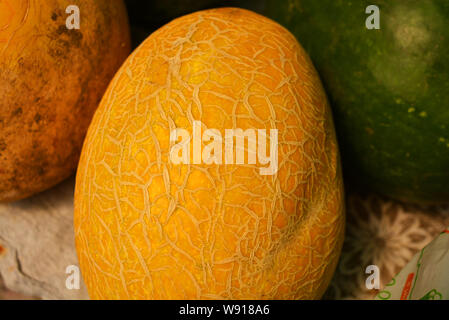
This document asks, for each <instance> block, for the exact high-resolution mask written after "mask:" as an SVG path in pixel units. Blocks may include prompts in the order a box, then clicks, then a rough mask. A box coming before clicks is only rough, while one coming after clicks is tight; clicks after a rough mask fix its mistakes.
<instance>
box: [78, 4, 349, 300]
mask: <svg viewBox="0 0 449 320" xmlns="http://www.w3.org/2000/svg"><path fill="white" fill-rule="evenodd" d="M176 129H178V130H184V133H188V134H189V135H190V136H191V139H192V140H191V141H188V142H189V144H186V145H187V148H186V149H182V150H181V152H179V153H177V154H175V155H182V154H183V152H182V151H186V152H187V151H188V152H189V153H190V154H189V155H188V157H186V158H185V159H184V160H185V162H180V163H177V162H176V161H174V160H173V159H175V158H176V157H174V158H172V155H173V154H174V153H172V152H173V150H175V149H174V147H176V146H178V147H179V141H181V139H178V140H177V139H176V138H177V136H176V135H173V132H176ZM209 129H210V130H212V131H210V132H212V133H213V134H214V135H215V136H214V138H211V136H209V138H210V139H209V140H207V139H205V137H204V135H205V132H206V130H209ZM227 129H242V130H254V132H257V133H260V132H261V131H257V130H265V133H266V136H265V139H266V140H265V141H266V142H267V143H266V145H265V149H264V150H263V151H266V154H267V155H268V154H270V148H271V151H273V150H274V144H272V142H276V141H277V146H278V159H277V160H278V161H277V170H276V169H274V170H271V172H270V170H265V171H264V170H263V169H264V168H265V169H266V167H267V166H268V165H267V164H264V163H266V162H264V161H262V160H263V158H262V157H259V153H257V161H256V163H252V161H250V160H249V158H250V155H249V153H248V152H247V153H246V154H245V153H244V156H245V161H244V163H241V164H237V163H236V162H237V160H236V159H234V158H233V159H234V160H235V161H234V162H232V161H228V162H226V161H225V160H223V159H224V158H225V156H226V153H225V150H224V149H222V151H223V152H222V155H221V156H222V157H220V156H219V153H218V150H219V148H218V147H217V148H215V149H213V150H214V152H213V153H209V155H210V156H212V160H213V159H214V156H216V157H215V162H214V161H208V160H211V159H208V158H207V152H206V153H204V150H211V149H210V148H209V149H208V146H209V147H210V144H212V143H215V142H216V141H220V140H218V136H221V137H225V136H226V132H227V131H226V130H227ZM195 130H196V131H195ZM270 130H278V131H277V132H278V137H277V138H276V139H275V135H273V136H272V135H271V132H272V131H270ZM193 131H195V132H196V133H198V132H200V133H202V134H203V136H202V137H203V139H204V140H203V141H202V142H201V141H200V146H201V150H203V158H201V154H200V155H199V154H198V153H197V151H198V150H199V149H198V145H197V146H196V148H197V149H196V151H195V146H194V143H195V141H198V140H195V139H196V137H197V135H196V134H195V133H194V132H193ZM171 134H172V139H171V137H170V136H171ZM200 136H201V135H200ZM249 136H250V137H251V135H249ZM263 137H264V136H263V135H262V134H259V135H258V136H257V143H258V148H259V146H260V145H261V142H262V141H263V139H262V138H263ZM173 138H175V139H173ZM216 138H217V139H216ZM194 140H195V141H194ZM185 141H187V140H185ZM223 141H224V140H223ZM247 142H248V141H247ZM252 142H254V141H251V143H252ZM223 143H224V142H223ZM184 146H185V145H184ZM235 146H238V142H237V140H235ZM249 146H250V143H247V144H245V149H244V151H248V150H250V148H249ZM269 146H271V147H269ZM226 150H228V149H226ZM230 150H231V156H238V154H239V152H240V151H242V149H238V148H235V149H230ZM236 150H237V152H236ZM257 150H258V152H259V151H260V150H259V149H257ZM178 151H179V149H178ZM215 151H216V152H217V154H215ZM186 154H188V153H186ZM205 154H206V157H205V156H204V155H205ZM198 156H199V158H198ZM219 160H222V161H219ZM211 162H212V163H211ZM220 162H221V163H220ZM273 163H274V162H271V164H273ZM343 209H344V208H343V187H342V179H341V175H340V163H339V154H338V148H337V143H336V139H335V133H334V128H333V124H332V118H331V113H330V110H329V107H328V103H327V101H326V96H325V93H324V91H323V88H322V86H321V83H320V80H319V78H318V76H317V73H316V71H315V69H314V68H313V66H312V64H311V62H310V60H309V58H308V57H307V55H306V54H305V52H304V50H303V49H302V47H301V46H300V45H299V44H298V42H297V41H296V40H295V38H294V37H293V36H292V35H291V34H290V33H289V32H288V31H287V30H286V29H284V28H283V27H281V26H280V25H278V24H276V23H275V22H273V21H271V20H269V19H267V18H265V17H262V16H260V15H258V14H255V13H252V12H250V11H246V10H242V9H235V8H224V9H214V10H207V11H200V12H197V13H194V14H191V15H187V16H184V17H181V18H179V19H176V20H174V21H172V22H171V23H169V24H167V25H166V26H164V27H162V28H161V29H159V30H158V31H156V32H154V33H153V34H152V35H151V36H150V37H149V38H148V39H147V40H146V41H145V42H144V43H143V44H142V45H141V46H140V47H139V48H138V49H136V51H135V52H134V53H133V54H132V55H131V56H130V57H129V58H128V60H127V61H126V62H125V64H124V65H123V66H122V68H121V69H120V70H119V72H118V73H117V75H116V76H115V78H114V79H113V81H112V83H111V84H110V86H109V88H108V90H107V92H106V94H105V96H104V97H103V100H102V102H101V104H100V107H99V109H98V110H97V112H96V114H95V116H94V119H93V122H92V124H91V126H90V128H89V131H88V135H87V139H86V141H85V144H84V147H83V151H82V156H81V161H80V164H79V169H78V173H77V181H76V191H75V233H76V246H77V252H78V257H79V261H80V265H81V271H82V274H83V277H84V280H85V282H86V284H87V287H88V291H89V294H90V296H91V298H93V299H215V298H216V299H314V298H319V297H321V295H322V294H323V292H324V290H325V289H326V287H327V286H328V284H329V281H330V279H331V277H332V274H333V271H334V268H335V266H336V262H337V259H338V257H339V254H340V249H341V245H342V237H343V232H344V211H343Z"/></svg>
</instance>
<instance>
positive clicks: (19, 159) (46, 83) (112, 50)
mask: <svg viewBox="0 0 449 320" xmlns="http://www.w3.org/2000/svg"><path fill="white" fill-rule="evenodd" d="M70 5H76V6H77V7H78V8H79V15H80V25H79V27H80V28H79V29H68V28H67V24H66V20H67V19H69V22H71V23H73V21H74V19H71V17H73V16H72V14H74V13H76V12H75V11H71V10H68V11H69V13H66V9H67V8H69V9H71V8H73V7H69V6H70ZM69 25H70V24H69ZM70 26H71V25H70ZM129 52H130V36H129V27H128V18H127V15H126V8H125V5H124V3H123V1H122V0H113V1H111V0H95V1H94V0H87V1H80V0H73V1H72V0H64V1H60V0H46V1H29V0H28V1H17V0H0V202H7V201H14V200H19V199H22V198H25V197H28V196H30V195H32V194H34V193H37V192H40V191H43V190H45V189H47V188H50V187H51V186H53V185H55V184H57V183H58V182H60V181H62V180H63V179H65V178H67V177H68V176H69V175H71V174H73V172H74V171H75V168H76V165H77V164H78V160H79V155H80V152H81V147H82V145H83V141H84V137H85V134H86V132H87V128H88V126H89V122H90V120H91V118H92V116H93V114H94V111H95V109H96V108H97V106H98V103H99V102H100V100H101V97H102V96H103V93H104V91H105V90H106V88H107V85H108V83H109V82H110V81H111V79H112V77H113V76H114V74H115V72H116V71H117V70H118V68H119V67H120V66H121V64H122V62H123V61H124V60H125V59H126V57H127V56H128V55H129Z"/></svg>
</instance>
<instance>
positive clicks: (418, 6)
mask: <svg viewBox="0 0 449 320" xmlns="http://www.w3.org/2000/svg"><path fill="white" fill-rule="evenodd" d="M372 4H373V5H377V6H378V7H379V9H380V29H379V30H375V29H373V30H368V29H367V28H366V26H365V20H366V19H367V18H368V17H369V16H370V14H367V13H365V9H366V7H367V6H368V5H372ZM267 15H268V16H270V17H271V18H274V20H277V21H278V22H280V23H281V24H283V25H284V26H286V27H287V28H288V29H290V31H292V32H293V33H294V34H295V36H296V37H297V38H298V40H299V42H300V43H301V44H302V45H303V46H304V48H305V49H306V51H308V53H309V54H310V56H311V58H312V60H313V62H314V64H315V66H316V67H317V69H318V71H319V73H320V75H321V77H322V80H323V82H324V85H325V87H326V89H327V92H328V94H329V98H330V101H331V104H332V108H333V113H334V119H335V122H336V128H337V132H338V137H339V143H340V147H341V150H342V158H343V167H344V170H345V176H346V178H349V179H350V180H351V181H355V182H356V185H357V187H360V188H366V187H368V188H369V189H371V190H374V191H376V192H378V193H381V194H384V195H387V196H389V197H392V198H396V199H399V200H403V201H409V202H416V203H423V204H430V203H442V202H449V1H447V0H416V1H414V0H395V1H391V0H384V1H380V0H379V1H376V0H374V1H373V0H369V1H365V0H357V1H350V0H345V1H343V0H319V1H317V0H296V1H295V0H290V1H287V0H284V1H274V0H273V1H270V2H269V4H268V9H267Z"/></svg>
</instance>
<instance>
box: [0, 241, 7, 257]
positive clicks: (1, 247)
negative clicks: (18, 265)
mask: <svg viewBox="0 0 449 320" xmlns="http://www.w3.org/2000/svg"><path fill="white" fill-rule="evenodd" d="M5 252H6V248H5V247H3V246H2V245H1V244H0V257H1V256H2V255H4V254H5Z"/></svg>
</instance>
